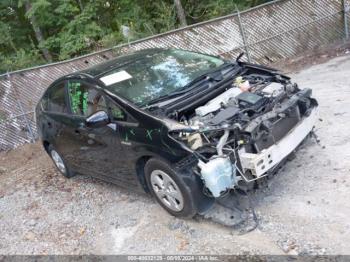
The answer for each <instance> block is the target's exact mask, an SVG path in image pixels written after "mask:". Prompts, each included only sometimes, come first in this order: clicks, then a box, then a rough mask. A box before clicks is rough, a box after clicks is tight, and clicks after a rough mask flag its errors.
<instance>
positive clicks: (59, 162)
mask: <svg viewBox="0 0 350 262" xmlns="http://www.w3.org/2000/svg"><path fill="white" fill-rule="evenodd" d="M48 153H49V155H50V157H51V159H52V161H53V163H54V164H55V166H56V168H57V169H58V171H59V172H60V173H61V174H62V175H63V176H65V177H66V178H71V177H73V176H75V174H74V173H73V171H72V170H71V169H70V168H69V167H68V166H67V165H66V163H65V161H64V160H63V158H62V156H61V155H60V154H59V153H58V152H57V150H56V149H55V148H54V147H53V146H52V145H49V147H48Z"/></svg>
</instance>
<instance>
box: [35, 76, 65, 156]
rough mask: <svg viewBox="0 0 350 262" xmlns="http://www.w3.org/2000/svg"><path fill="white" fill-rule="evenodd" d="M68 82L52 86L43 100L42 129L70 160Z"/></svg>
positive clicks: (48, 138) (49, 139)
mask: <svg viewBox="0 0 350 262" xmlns="http://www.w3.org/2000/svg"><path fill="white" fill-rule="evenodd" d="M65 84H66V82H65V81H61V82H58V83H57V84H55V85H54V86H52V87H50V88H49V89H48V90H47V91H46V93H45V95H44V97H43V99H42V101H43V103H42V109H43V111H44V114H43V119H42V120H41V125H42V126H41V127H40V128H41V130H43V131H44V132H43V133H44V134H45V138H44V139H45V140H48V141H49V142H50V143H52V144H53V146H54V147H55V148H56V150H57V151H58V152H59V153H60V154H61V155H62V156H63V158H64V159H65V160H66V161H68V159H70V155H69V153H70V144H71V142H70V141H69V140H70V136H69V133H70V131H69V125H70V123H71V119H70V114H69V105H68V100H67V98H68V97H67V93H66V87H65Z"/></svg>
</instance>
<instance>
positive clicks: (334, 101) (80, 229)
mask: <svg viewBox="0 0 350 262" xmlns="http://www.w3.org/2000/svg"><path fill="white" fill-rule="evenodd" d="M293 77H294V80H295V81H296V82H298V83H299V85H300V86H301V87H311V88H313V90H314V96H315V97H316V98H317V99H318V101H319V103H320V107H319V109H320V120H319V122H318V123H317V126H316V133H317V135H318V136H319V139H320V144H317V143H316V142H315V140H312V139H309V140H307V141H306V142H305V143H304V144H303V145H302V147H301V148H300V149H299V150H298V152H297V154H296V158H295V159H293V160H292V161H290V162H288V163H287V164H286V165H285V166H284V168H283V169H282V171H281V172H280V173H279V174H278V175H277V176H275V177H274V178H272V179H271V180H270V185H269V187H268V188H266V189H263V190H259V191H257V192H256V193H255V194H254V196H253V197H254V203H255V210H256V213H257V216H258V222H259V225H258V227H257V229H255V230H254V231H252V232H250V233H247V234H244V235H240V234H238V233H237V232H235V230H232V229H231V228H228V227H224V226H220V225H218V224H215V223H213V222H210V221H205V220H200V221H198V220H180V219H176V218H174V217H172V216H170V215H168V214H167V213H166V212H165V211H163V209H162V208H161V207H160V206H158V205H157V204H156V202H155V201H153V200H152V199H151V198H150V197H148V196H146V195H142V194H136V193H132V192H128V191H126V190H124V189H121V188H119V187H118V186H115V185H112V184H109V183H105V182H101V181H97V180H95V179H92V178H89V177H84V176H77V177H74V178H72V179H65V178H64V177H62V176H61V175H60V174H59V173H58V172H57V171H56V170H55V169H54V167H53V164H52V163H51V161H50V159H49V157H48V156H47V155H46V153H45V152H44V151H43V150H42V149H41V147H40V145H39V144H31V145H25V146H23V147H21V148H18V149H16V150H13V151H10V152H6V153H5V152H3V153H0V232H1V234H0V254H350V219H349V217H350V201H349V199H350V177H349V175H350V106H349V105H350V104H349V103H350V55H349V54H348V55H346V54H344V55H342V56H340V57H336V58H333V59H331V60H329V61H326V62H324V63H322V64H318V65H312V66H311V67H308V68H307V69H305V70H302V71H300V72H298V73H296V74H295V75H293Z"/></svg>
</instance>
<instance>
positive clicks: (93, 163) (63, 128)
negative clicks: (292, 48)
mask: <svg viewBox="0 0 350 262" xmlns="http://www.w3.org/2000/svg"><path fill="white" fill-rule="evenodd" d="M316 108H317V101H316V100H315V99H313V98H312V97H311V90H310V89H300V88H299V87H298V85H297V84H294V83H292V82H291V80H290V78H288V77H287V76H285V75H282V74H280V73H279V72H278V71H276V70H274V69H271V68H267V67H264V66H258V65H253V64H248V63H245V62H242V61H240V57H238V58H237V60H235V61H226V60H223V59H221V58H218V57H213V56H209V55H205V54H200V53H195V52H189V51H184V50H174V49H168V50H165V49H148V50H142V51H137V52H134V53H132V54H128V55H125V56H121V57H118V58H115V59H113V60H109V61H107V62H106V63H103V64H100V65H98V66H95V67H91V68H90V69H87V70H84V71H80V72H76V73H72V74H70V75H67V76H64V77H62V78H60V79H58V80H56V81H55V82H54V83H52V84H51V85H50V86H49V87H48V89H47V90H46V91H45V93H44V94H43V96H42V98H41V99H40V101H39V103H38V105H37V108H36V119H37V126H38V130H39V133H40V138H41V141H42V143H43V146H44V148H45V150H46V151H47V152H48V154H49V155H50V156H51V158H52V160H53V162H54V163H55V165H56V167H57V168H58V170H59V171H60V172H61V173H62V174H63V175H64V176H66V177H72V176H74V175H75V174H77V173H79V174H83V175H89V176H94V177H98V178H100V179H103V180H106V181H109V182H112V183H115V184H118V185H121V186H124V187H127V188H130V189H139V190H142V191H146V192H149V193H151V194H152V195H153V196H154V197H155V198H156V200H157V201H158V203H159V204H160V205H161V206H162V207H163V208H164V209H166V210H167V211H168V212H169V213H171V214H172V215H174V216H180V217H191V216H193V215H195V214H196V213H199V212H202V211H204V210H206V209H208V208H209V207H210V206H211V204H212V203H213V202H214V201H215V199H217V198H220V197H222V196H223V195H225V194H227V193H230V192H232V191H234V190H236V189H247V188H250V187H252V186H254V184H255V183H256V182H257V181H259V180H260V179H263V178H264V177H266V176H268V175H270V174H272V173H274V172H275V170H276V169H277V167H279V166H280V165H281V164H282V163H283V162H284V161H283V160H284V159H286V157H287V156H288V155H289V154H290V153H291V152H293V151H294V150H295V149H296V147H297V146H298V145H299V144H300V143H301V142H302V141H303V140H304V138H305V137H306V136H307V135H308V134H309V133H310V132H311V131H312V129H313V126H314V123H315V120H316Z"/></svg>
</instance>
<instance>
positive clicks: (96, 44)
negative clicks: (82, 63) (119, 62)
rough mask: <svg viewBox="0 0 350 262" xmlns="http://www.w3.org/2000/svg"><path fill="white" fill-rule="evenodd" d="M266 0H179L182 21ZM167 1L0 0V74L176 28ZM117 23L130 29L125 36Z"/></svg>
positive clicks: (172, 9)
mask: <svg viewBox="0 0 350 262" xmlns="http://www.w3.org/2000/svg"><path fill="white" fill-rule="evenodd" d="M266 1H268V0H216V1H212V0H182V6H183V9H184V11H185V15H186V20H187V23H188V24H193V23H198V22H202V21H206V20H208V19H212V18H215V17H218V16H222V15H227V14H230V13H233V12H235V10H236V6H237V7H238V8H239V9H240V10H243V9H245V8H248V7H250V6H253V5H257V4H261V3H263V2H266ZM176 12H177V10H176V8H175V5H174V1H173V0H1V1H0V35H1V38H0V73H3V72H6V71H12V70H16V69H20V68H25V67H29V66H33V65H38V64H44V63H47V61H45V57H46V58H48V57H47V56H45V57H44V53H45V52H44V51H47V52H48V53H49V54H50V56H51V57H52V58H53V60H54V61H60V60H64V59H68V58H72V57H75V56H79V55H83V54H86V53H89V52H92V51H95V50H97V49H101V48H107V47H112V46H115V45H118V44H120V43H123V42H127V41H128V40H129V41H132V40H136V39H140V38H143V37H146V36H150V35H154V34H158V33H163V32H166V31H169V30H172V29H176V28H178V27H179V25H180V23H179V21H178V17H177V13H176ZM121 26H127V27H129V29H130V33H129V39H126V38H125V37H124V36H123V34H122V31H121Z"/></svg>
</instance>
